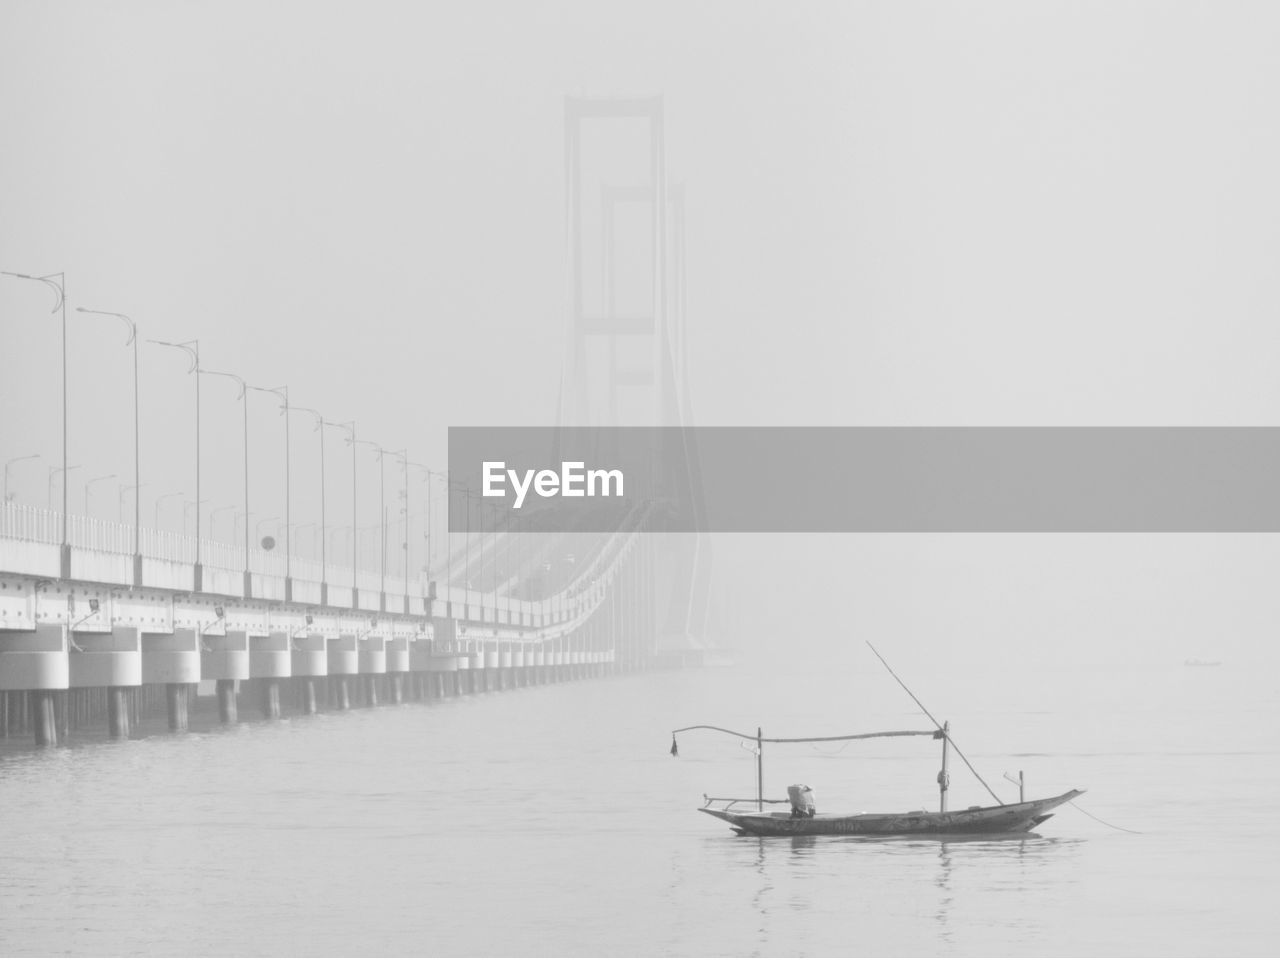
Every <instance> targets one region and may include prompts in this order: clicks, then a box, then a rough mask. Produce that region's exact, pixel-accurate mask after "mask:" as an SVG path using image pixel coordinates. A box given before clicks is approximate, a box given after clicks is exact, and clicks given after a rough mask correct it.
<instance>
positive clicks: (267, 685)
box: [258, 679, 280, 719]
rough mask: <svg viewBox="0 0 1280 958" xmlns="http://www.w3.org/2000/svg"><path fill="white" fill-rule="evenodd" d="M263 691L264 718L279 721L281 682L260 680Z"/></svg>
mask: <svg viewBox="0 0 1280 958" xmlns="http://www.w3.org/2000/svg"><path fill="white" fill-rule="evenodd" d="M258 682H259V685H260V688H261V690H262V717H263V718H269V719H278V718H279V717H280V680H279V679H259V680H258Z"/></svg>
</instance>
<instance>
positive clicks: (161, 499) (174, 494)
mask: <svg viewBox="0 0 1280 958" xmlns="http://www.w3.org/2000/svg"><path fill="white" fill-rule="evenodd" d="M185 495H186V493H185V492H166V493H165V494H164V495H163V496H157V497H156V522H155V525H154V526H153V528H154V529H155V530H156V532H159V531H160V504H161V503H163V502H164V501H165V500H166V499H173V498H176V497H177V496H185Z"/></svg>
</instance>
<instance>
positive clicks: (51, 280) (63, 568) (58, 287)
mask: <svg viewBox="0 0 1280 958" xmlns="http://www.w3.org/2000/svg"><path fill="white" fill-rule="evenodd" d="M0 275H4V276H13V277H15V278H17V279H30V280H35V281H36V282H38V283H44V284H45V285H46V286H48V287H49V288H50V289H51V290H53V291H54V292H55V293H57V295H58V301H57V302H56V303H54V305H53V309H51V310H49V312H50V313H59V312H60V313H61V314H62V471H63V472H64V473H65V472H69V471H70V470H71V468H72V467H70V466H68V465H67V275H66V273H61V272H59V273H48V274H47V275H45V276H32V275H30V274H29V273H11V272H9V271H8V270H0ZM58 566H59V578H63V579H69V578H71V541H70V539H68V538H67V483H66V480H65V478H64V480H63V483H62V544H61V548H60V551H59V559H58Z"/></svg>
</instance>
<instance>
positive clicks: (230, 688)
mask: <svg viewBox="0 0 1280 958" xmlns="http://www.w3.org/2000/svg"><path fill="white" fill-rule="evenodd" d="M217 690H218V721H220V722H222V724H223V725H230V724H231V723H232V722H235V721H237V719H238V718H239V714H238V712H237V710H236V680H235V679H218V685H217Z"/></svg>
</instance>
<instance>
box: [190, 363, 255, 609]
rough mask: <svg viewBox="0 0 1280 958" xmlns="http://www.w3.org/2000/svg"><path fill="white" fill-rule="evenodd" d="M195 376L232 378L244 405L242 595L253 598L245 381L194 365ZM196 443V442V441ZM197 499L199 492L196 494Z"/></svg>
mask: <svg viewBox="0 0 1280 958" xmlns="http://www.w3.org/2000/svg"><path fill="white" fill-rule="evenodd" d="M196 373H197V378H199V375H200V374H203V375H205V376H222V377H223V378H225V379H234V380H235V381H236V382H237V383H239V385H240V395H239V396H237V397H236V398H237V399H239V400H240V402H241V405H242V406H243V407H244V515H245V520H244V597H245V598H246V599H251V598H253V577H252V576H251V575H250V574H249V515H250V512H249V389H248V387H247V386H246V385H245V381H244V380H243V379H241V378H240V377H239V376H237V375H236V374H235V373H220V372H215V371H214V370H212V369H201V368H200V367H199V366H198V365H197V366H196ZM197 445H198V443H197ZM196 498H197V499H199V498H200V495H199V493H197V494H196Z"/></svg>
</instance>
